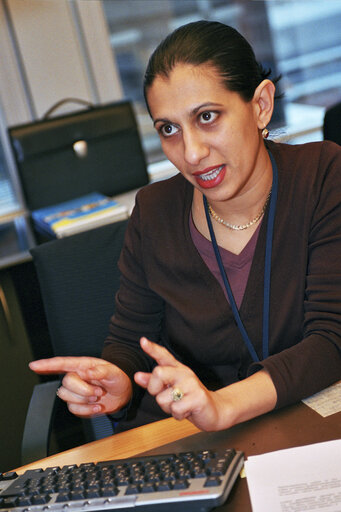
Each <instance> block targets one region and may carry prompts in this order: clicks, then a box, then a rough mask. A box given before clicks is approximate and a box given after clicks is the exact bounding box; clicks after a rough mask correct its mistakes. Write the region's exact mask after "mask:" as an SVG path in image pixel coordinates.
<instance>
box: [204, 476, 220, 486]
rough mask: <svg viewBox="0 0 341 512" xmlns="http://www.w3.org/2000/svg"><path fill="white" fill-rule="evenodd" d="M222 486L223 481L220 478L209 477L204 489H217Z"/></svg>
mask: <svg viewBox="0 0 341 512" xmlns="http://www.w3.org/2000/svg"><path fill="white" fill-rule="evenodd" d="M220 484H221V480H220V478H219V477H218V476H209V477H208V478H207V479H206V482H205V484H204V487H217V486H218V485H220Z"/></svg>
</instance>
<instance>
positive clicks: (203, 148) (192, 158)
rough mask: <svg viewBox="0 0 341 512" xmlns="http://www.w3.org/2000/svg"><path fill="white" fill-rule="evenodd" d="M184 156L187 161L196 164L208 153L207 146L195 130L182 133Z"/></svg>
mask: <svg viewBox="0 0 341 512" xmlns="http://www.w3.org/2000/svg"><path fill="white" fill-rule="evenodd" d="M183 139H184V153H185V154H184V158H185V160H186V162H187V163H189V164H191V165H197V164H199V163H200V161H201V160H202V159H203V158H206V157H207V156H208V155H209V152H210V150H209V146H208V144H207V143H206V142H205V141H204V140H203V139H202V137H201V136H200V135H199V134H198V133H197V132H195V131H188V132H186V133H184V136H183Z"/></svg>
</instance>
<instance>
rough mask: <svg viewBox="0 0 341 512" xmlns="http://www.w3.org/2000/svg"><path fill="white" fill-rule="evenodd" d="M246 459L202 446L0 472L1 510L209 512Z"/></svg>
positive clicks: (228, 487) (220, 499) (224, 498)
mask: <svg viewBox="0 0 341 512" xmlns="http://www.w3.org/2000/svg"><path fill="white" fill-rule="evenodd" d="M243 460H244V459H243V454H242V453H241V452H236V451H235V450H234V449H228V450H223V451H221V450H220V451H213V450H201V451H190V452H183V453H177V454H168V455H155V456H144V457H142V456H139V457H134V458H129V459H122V460H114V461H106V462H98V463H89V464H81V465H79V466H77V465H69V466H63V467H50V468H47V469H45V470H43V469H32V470H27V471H26V472H25V473H23V474H22V475H17V474H16V473H5V474H2V475H1V474H0V512H3V511H5V510H9V511H11V512H19V511H20V512H43V511H44V512H47V511H50V512H58V511H63V512H67V511H70V512H73V511H74V512H76V511H77V512H83V511H84V512H92V511H109V510H116V511H117V510H124V511H126V510H127V509H129V508H134V507H136V508H137V509H138V510H139V511H141V512H142V511H143V512H146V511H148V512H149V511H151V512H152V511H155V512H159V511H160V512H161V511H162V512H167V511H174V510H177V511H178V512H182V511H193V512H194V511H195V512H199V511H200V512H204V511H207V510H211V509H212V508H214V507H215V506H217V505H220V504H222V503H224V501H225V500H226V499H227V496H228V494H229V492H230V490H231V488H232V486H233V484H234V482H235V480H236V478H237V477H238V474H239V472H240V470H241V468H242V466H243Z"/></svg>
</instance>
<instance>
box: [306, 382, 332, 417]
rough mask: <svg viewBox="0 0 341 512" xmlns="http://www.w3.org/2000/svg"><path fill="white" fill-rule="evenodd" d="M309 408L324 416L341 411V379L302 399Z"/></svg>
mask: <svg viewBox="0 0 341 512" xmlns="http://www.w3.org/2000/svg"><path fill="white" fill-rule="evenodd" d="M302 402H304V403H305V404H306V405H308V406H309V407H310V408H311V409H314V411H316V412H317V413H319V414H320V415H321V416H323V417H324V418H326V416H330V415H331V414H335V413H337V412H340V411H341V381H340V382H337V383H336V384H334V385H333V386H329V387H328V388H326V389H323V390H322V391H320V392H319V393H316V394H315V395H312V396H310V397H309V398H305V399H304V400H302Z"/></svg>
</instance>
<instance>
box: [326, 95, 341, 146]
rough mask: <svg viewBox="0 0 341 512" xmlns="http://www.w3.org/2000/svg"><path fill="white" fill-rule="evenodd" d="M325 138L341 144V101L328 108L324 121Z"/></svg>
mask: <svg viewBox="0 0 341 512" xmlns="http://www.w3.org/2000/svg"><path fill="white" fill-rule="evenodd" d="M323 138H324V139H325V140H331V141H333V142H336V144H339V145H340V146H341V103H337V104H336V105H333V106H332V107H330V108H329V109H327V111H326V113H325V116H324V121H323Z"/></svg>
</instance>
